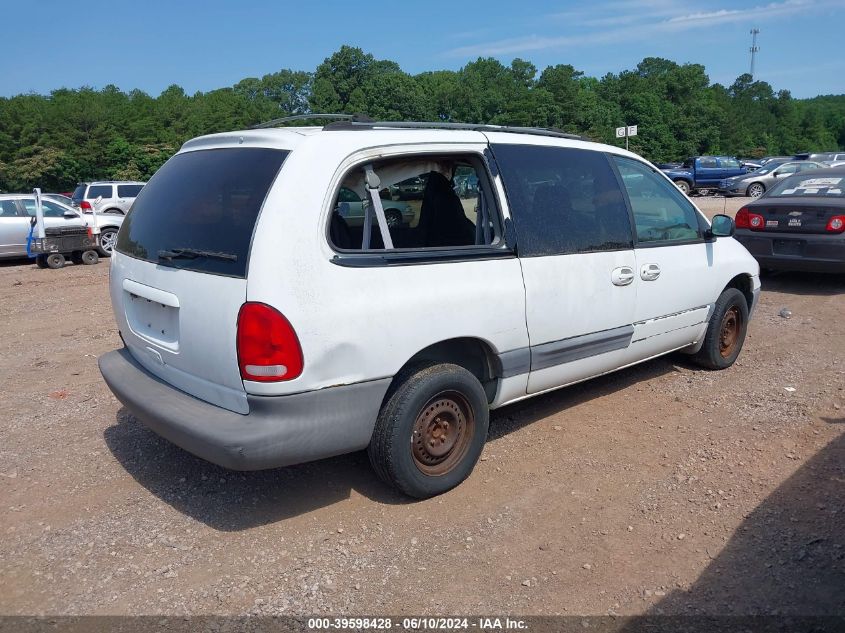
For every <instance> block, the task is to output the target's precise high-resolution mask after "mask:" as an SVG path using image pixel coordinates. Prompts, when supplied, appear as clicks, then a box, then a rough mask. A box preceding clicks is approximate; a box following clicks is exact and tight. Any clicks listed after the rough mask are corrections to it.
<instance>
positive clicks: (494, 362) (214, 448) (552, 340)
mask: <svg viewBox="0 0 845 633" xmlns="http://www.w3.org/2000/svg"><path fill="white" fill-rule="evenodd" d="M456 174H460V175H461V178H471V179H472V180H473V182H475V181H476V180H477V183H478V185H477V187H475V186H474V187H472V188H471V189H469V190H468V192H464V194H463V195H459V194H458V191H463V190H462V189H460V188H459V187H456V186H455V175H456ZM411 178H420V179H421V180H424V182H425V188H424V191H423V192H422V196H421V199H418V200H412V201H410V202H409V204H410V205H411V208H412V209H413V217H409V219H408V221H407V222H402V223H389V222H387V221H386V217H385V213H384V207H383V203H384V201H383V200H382V199H381V197H380V195H379V192H380V191H382V190H384V189H385V188H387V189H388V190H389V189H390V188H391V186H393V185H395V184H396V183H400V182H404V181H407V180H408V179H411ZM341 192H343V195H344V196H346V197H347V199H348V196H349V195H350V192H354V195H356V196H358V198H360V200H361V201H367V202H368V204H366V205H364V208H365V209H367V211H366V213H365V217H364V220H363V222H361V223H354V224H352V223H348V222H347V221H346V220H344V218H343V216H342V214H341V213H340V212H339V210H340V208H341V206H340V204H341V203H340V202H339V201H338V196H339V195H340V193H341ZM732 234H733V221H732V220H731V218H729V217H727V216H717V217H716V218H715V219H714V221H713V224H712V225H711V224H710V223H709V222H708V221H707V219H706V218H705V217H704V216H703V215H702V214H701V213H700V212H699V211H698V210H697V209H696V208H695V206H694V205H693V204H692V203H691V202H690V200H689V199H688V198H687V197H686V196H684V195H683V194H682V193H681V192H680V191H679V190H678V188H677V187H675V185H674V184H672V182H671V181H669V180H668V179H667V178H666V177H665V176H664V175H663V174H662V173H661V172H660V171H659V170H658V169H656V168H655V167H653V166H652V165H651V164H649V163H647V162H645V161H644V160H643V159H641V158H640V157H638V156H637V155H635V154H632V153H630V152H627V151H624V150H621V149H619V148H617V147H611V146H607V145H600V144H597V143H593V142H588V141H585V140H582V139H579V138H578V137H573V136H571V135H566V134H563V133H560V132H557V131H550V130H540V129H533V128H505V127H497V126H485V125H461V124H436V123H373V122H364V121H360V120H348V121H335V122H332V123H329V124H328V125H325V126H324V127H303V128H296V127H287V128H279V129H259V130H250V131H242V132H233V133H225V134H214V135H210V136H203V137H200V138H197V139H194V140H191V141H188V142H187V143H185V145H184V146H183V147H182V149H181V150H180V151H179V152H178V153H177V154H176V155H175V156H174V157H173V158H171V159H170V160H169V161H168V162H167V163H166V164H165V165H164V166H163V167H162V168H161V169H160V170H159V171H158V172H157V173H156V174H155V176H153V178H152V179H151V180H150V181H149V183H148V184H147V185H146V186H145V187H144V188H143V190H142V191H141V192H140V194H139V195H138V198H137V199H136V201H135V204H134V206H133V208H132V210H131V211H130V213H129V215H128V216H127V218H126V219H125V221H124V224H123V227H122V228H121V230H120V233H119V235H118V239H117V244H116V246H115V250H114V255H113V257H112V260H111V277H110V286H111V299H112V303H113V306H114V313H115V318H116V320H117V324H118V327H119V329H120V335H121V338H122V340H123V343H124V348H123V349H120V350H117V351H113V352H110V353H108V354H105V355H104V356H102V357H101V358H100V360H99V364H100V370H101V372H102V374H103V376H104V378H105V380H106V382H107V383H108V385H109V387H110V388H111V390H112V391H113V392H114V394H115V395H116V396H117V398H118V399H119V400H120V401H121V402H122V403H123V404H124V405H125V406H126V408H127V409H128V411H130V412H131V413H132V414H133V415H135V416H136V417H137V418H138V419H139V420H141V421H142V422H143V423H144V424H146V425H147V426H149V427H150V428H151V429H153V430H154V431H156V432H157V433H159V434H160V435H162V436H164V437H165V438H167V439H169V440H170V441H172V442H174V443H175V444H177V445H179V446H181V447H183V448H185V449H186V450H188V451H190V452H192V453H194V454H196V455H199V456H200V457H202V458H205V459H207V460H209V461H211V462H214V463H216V464H219V465H221V466H224V467H227V468H231V469H236V470H256V469H264V468H274V467H278V466H284V465H288V464H296V463H300V462H305V461H309V460H316V459H320V458H324V457H328V456H332V455H338V454H341V453H346V452H351V451H357V450H362V449H367V450H368V453H369V456H370V460H371V462H372V464H373V467H374V469H375V470H376V472H377V473H378V474H379V476H381V477H382V478H383V479H384V480H386V481H387V482H389V483H391V484H393V485H395V486H396V487H397V488H398V489H399V490H401V491H403V492H404V493H406V494H408V495H411V496H414V497H428V496H432V495H436V494H439V493H442V492H444V491H446V490H448V489H450V488H452V487H454V486H456V485H457V484H458V483H460V482H461V481H462V480H463V479H465V478H466V477H467V476H468V475H469V474H470V472H471V471H472V469H473V467H474V466H475V463H476V461H477V460H478V458H479V456H480V454H481V451H482V448H483V445H484V442H485V439H486V436H487V428H488V420H489V411H490V410H491V409H494V408H496V407H500V406H502V405H505V404H509V403H512V402H516V401H518V400H522V399H525V398H529V397H531V396H535V395H537V394H541V393H545V392H547V391H550V390H552V389H558V388H560V387H563V386H566V385H571V384H573V383H576V382H579V381H582V380H585V379H588V378H591V377H593V376H599V375H601V374H605V373H607V372H611V371H614V370H617V369H620V368H623V367H627V366H630V365H633V364H634V363H639V362H642V361H644V360H647V359H649V358H654V357H655V356H659V355H661V354H666V353H668V352H672V351H675V350H680V351H683V352H688V353H689V354H691V355H692V358H694V359H695V360H696V361H698V362H699V363H700V364H702V365H704V366H706V367H709V368H713V369H723V368H726V367H729V366H730V365H732V364H733V362H734V361H735V360H736V358H737V355H738V354H739V352H740V349H741V348H742V344H743V341H744V338H745V333H746V329H747V326H748V320H749V317H750V315H751V313H752V311H753V308H754V305H755V302H756V300H757V297H758V294H759V291H760V282H759V268H758V265H757V263H756V262H755V260H754V259H753V258H752V257H751V256H750V255H749V254H748V252H747V251H746V250H745V248H743V247H742V246H741V245H740V244H739V243H738V242H737V241H736V240H734V239H733V238H732V237H731V236H732Z"/></svg>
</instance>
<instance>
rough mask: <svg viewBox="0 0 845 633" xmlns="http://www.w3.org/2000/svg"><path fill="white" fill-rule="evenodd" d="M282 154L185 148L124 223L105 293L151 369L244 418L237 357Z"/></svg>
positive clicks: (135, 352)
mask: <svg viewBox="0 0 845 633" xmlns="http://www.w3.org/2000/svg"><path fill="white" fill-rule="evenodd" d="M288 153H289V152H288V151H287V150H281V149H270V148H259V147H237V148H235V147H226V148H216V149H199V150H194V151H183V152H181V153H179V154H176V155H175V156H174V157H173V158H171V159H170V160H169V161H168V162H167V163H166V164H165V165H164V166H163V167H162V168H161V169H160V170H159V171H158V172H156V174H155V175H154V176H153V177H152V178H151V179H150V181H149V183H148V184H147V185H146V186H145V187H144V188H143V189H142V190H141V192H140V193H139V194H138V197H137V198H136V200H135V203H134V205H133V207H132V210H131V211H130V213H129V215H128V216H127V217H126V219H125V220H124V222H123V226H122V228H121V230H120V233H119V234H118V239H117V245H116V247H115V251H116V253H115V257H114V261H113V262H112V270H111V278H110V291H111V298H112V305H113V308H114V311H115V318H116V320H117V323H118V327H119V328H120V332H121V335H122V337H123V340H124V343H125V345H126V347H127V348H128V349H129V351H130V353H131V354H132V356H133V357H134V358H136V359H137V360H138V362H140V363H141V364H142V365H143V366H144V367H145V368H146V369H147V370H148V371H149V372H151V373H153V374H154V375H156V376H157V377H159V378H161V379H162V380H164V381H166V382H168V383H170V384H172V385H173V386H175V387H177V388H178V389H181V390H182V391H185V392H187V393H189V394H191V395H194V396H196V397H198V398H200V399H203V400H206V401H208V402H211V403H213V404H216V405H218V406H222V407H225V408H227V409H230V410H232V411H237V412H239V413H247V412H248V410H249V408H248V405H247V401H246V394H245V392H244V388H243V383H242V381H241V376H240V371H239V369H238V360H237V351H236V338H235V335H236V331H237V319H238V311H239V310H240V307H241V305H242V304H243V303H244V302H245V301H246V283H247V282H246V273H247V265H248V259H249V253H250V245H251V242H252V236H253V231H254V230H255V225H256V222H257V219H258V215H259V212H260V210H261V208H262V206H263V204H264V199H265V198H266V197H267V193H268V191H269V190H270V188H271V186H272V184H273V181H274V180H275V178H276V175H277V174H278V172H279V169H280V168H281V166H282V163H283V162H284V160H285V158H286V157H287V155H288Z"/></svg>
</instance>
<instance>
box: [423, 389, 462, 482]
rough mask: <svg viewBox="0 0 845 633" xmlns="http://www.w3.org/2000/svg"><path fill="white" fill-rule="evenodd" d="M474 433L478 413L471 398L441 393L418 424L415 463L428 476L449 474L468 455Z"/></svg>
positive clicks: (426, 409)
mask: <svg viewBox="0 0 845 633" xmlns="http://www.w3.org/2000/svg"><path fill="white" fill-rule="evenodd" d="M474 431H475V414H474V413H473V411H472V407H471V406H470V405H469V402H467V399H466V398H465V397H464V396H463V395H462V394H460V393H458V392H457V391H444V392H441V393H438V394H437V395H436V396H434V397H433V398H431V399H430V400H429V401H428V402H427V403H426V405H425V406H424V407H423V408H422V410H421V411H420V413H419V415H417V419H416V420H415V421H414V426H413V433H412V435H411V453H412V455H413V458H414V464H415V465H416V467H417V468H419V470H420V471H421V472H422V473H424V474H426V475H428V476H431V477H439V476H442V475H445V474H446V473H448V472H449V471H451V470H452V469H453V468H454V467H455V465H456V464H458V463H460V461H461V460H462V459H463V458H464V456H465V455H466V453H467V450H468V449H469V445H470V442H471V439H472V437H473V434H474Z"/></svg>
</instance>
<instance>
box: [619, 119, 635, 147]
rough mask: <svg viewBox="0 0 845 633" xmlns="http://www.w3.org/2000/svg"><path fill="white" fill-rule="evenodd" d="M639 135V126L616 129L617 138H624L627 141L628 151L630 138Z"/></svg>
mask: <svg viewBox="0 0 845 633" xmlns="http://www.w3.org/2000/svg"><path fill="white" fill-rule="evenodd" d="M636 135H637V126H636V125H627V126H623V127H618V128H616V138H624V139H625V149H626V150H627V149H628V137H631V136H636Z"/></svg>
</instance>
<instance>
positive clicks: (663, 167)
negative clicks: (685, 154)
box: [654, 163, 681, 171]
mask: <svg viewBox="0 0 845 633" xmlns="http://www.w3.org/2000/svg"><path fill="white" fill-rule="evenodd" d="M654 166H655V167H657V168H658V169H659V170H660V171H668V170H670V169H677V168H678V167H680V166H681V163H654Z"/></svg>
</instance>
